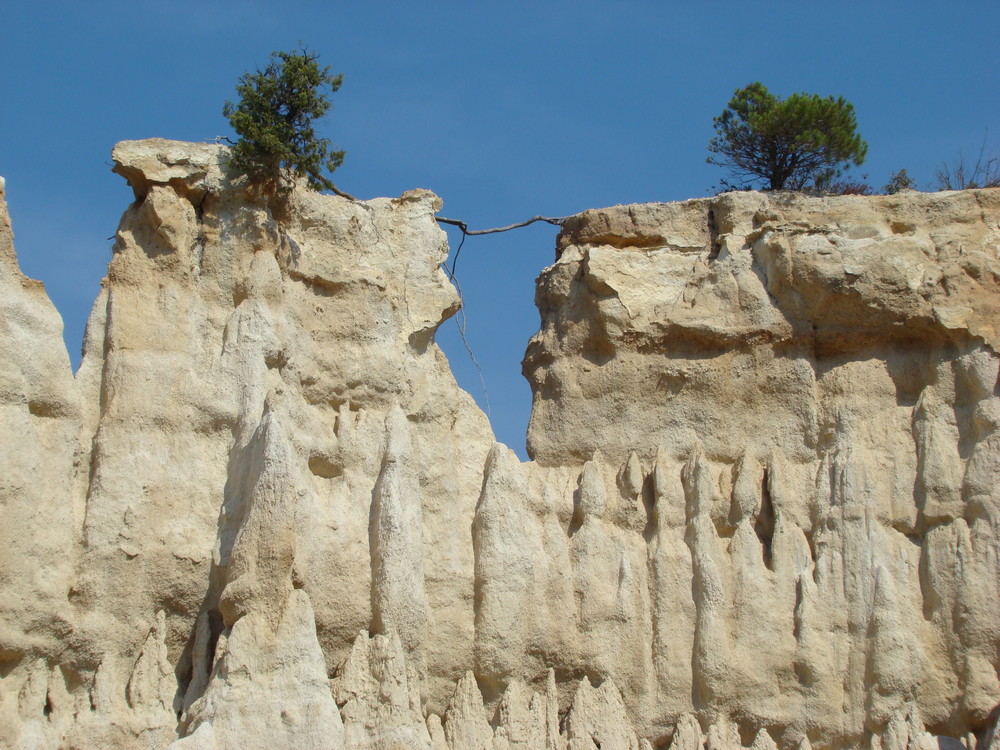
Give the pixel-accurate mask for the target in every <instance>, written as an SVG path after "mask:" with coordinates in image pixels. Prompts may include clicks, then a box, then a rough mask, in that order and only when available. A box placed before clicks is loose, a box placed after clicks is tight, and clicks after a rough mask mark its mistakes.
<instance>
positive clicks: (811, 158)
mask: <svg viewBox="0 0 1000 750" xmlns="http://www.w3.org/2000/svg"><path fill="white" fill-rule="evenodd" d="M713 124H714V126H715V133H716V134H715V136H714V137H713V138H712V139H711V140H710V141H709V143H708V150H709V151H710V152H711V154H712V155H711V156H709V157H708V162H709V164H717V165H719V166H723V167H728V168H729V170H730V171H731V172H732V173H733V175H734V176H735V177H737V178H738V179H739V180H744V181H746V186H747V187H753V186H755V185H758V186H763V187H764V189H766V190H783V189H792V190H801V189H803V188H807V187H820V188H821V187H822V186H823V184H825V183H829V182H830V181H831V180H832V179H833V178H834V177H835V176H837V175H839V174H841V173H842V172H843V170H844V169H845V168H846V167H848V166H849V165H851V164H854V165H861V164H862V163H863V162H864V160H865V155H866V153H867V151H868V144H867V143H865V142H864V141H863V140H862V139H861V136H860V134H859V133H858V132H857V120H856V118H855V115H854V107H853V106H852V105H851V104H850V103H849V102H847V101H846V100H844V98H843V97H837V98H836V99H834V98H833V97H832V96H830V97H825V98H824V97H821V96H819V95H818V94H806V93H800V94H792V95H791V96H789V97H788V98H787V99H781V98H779V97H776V96H775V95H774V94H772V93H770V92H769V91H768V90H767V88H766V87H765V86H764V85H763V84H762V83H760V82H755V83H751V84H749V85H748V86H746V87H744V88H742V89H737V90H736V91H735V92H734V93H733V98H732V99H730V100H729V105H728V106H727V107H726V109H724V110H723V111H722V114H720V115H719V116H718V117H715V118H714V119H713ZM723 184H725V185H726V186H727V187H734V186H733V185H731V184H730V183H728V182H725V181H724V183H723Z"/></svg>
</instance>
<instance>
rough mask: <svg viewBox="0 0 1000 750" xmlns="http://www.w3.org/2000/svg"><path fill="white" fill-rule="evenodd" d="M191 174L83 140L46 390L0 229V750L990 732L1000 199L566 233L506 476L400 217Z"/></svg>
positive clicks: (700, 741)
mask: <svg viewBox="0 0 1000 750" xmlns="http://www.w3.org/2000/svg"><path fill="white" fill-rule="evenodd" d="M226 153H227V152H226V149H225V148H223V147H220V146H215V145H196V144H185V143H178V142H170V141H158V140H154V141H140V142H125V143H122V144H119V145H118V147H116V149H115V154H114V157H115V164H116V171H117V172H119V173H120V174H121V175H122V176H124V177H125V178H126V179H127V180H128V181H129V183H130V184H131V185H132V187H133V189H134V191H135V195H136V201H135V203H133V204H132V205H131V206H130V207H129V208H128V210H127V211H126V212H125V215H124V216H123V217H122V222H121V225H120V227H119V230H118V233H117V238H116V242H115V247H114V254H113V258H112V261H111V264H110V267H109V270H108V275H107V278H106V279H105V282H104V285H103V288H102V291H101V294H100V296H99V297H98V300H97V303H96V304H95V306H94V310H93V313H92V315H91V318H90V322H89V324H88V329H87V334H86V340H85V342H84V357H83V361H82V364H81V366H80V368H79V371H78V372H77V374H76V376H75V378H74V376H73V375H72V373H71V371H70V367H69V361H68V357H67V356H66V352H65V348H64V346H63V344H62V341H61V324H60V321H59V318H58V315H57V313H56V312H55V310H54V309H53V308H52V306H51V304H50V303H49V301H48V300H47V298H46V297H45V294H44V290H43V289H42V287H41V285H40V284H38V283H37V282H33V281H31V280H29V279H26V278H25V277H24V276H23V275H22V274H21V273H20V271H19V270H18V268H17V263H16V259H15V257H14V252H13V244H12V235H11V232H10V225H9V222H8V221H7V219H6V213H5V211H4V212H0V217H2V221H0V284H2V285H3V291H4V293H3V294H2V295H0V326H2V330H3V332H4V335H3V336H2V337H0V411H2V413H3V415H4V425H5V427H6V428H7V429H6V430H4V432H3V434H2V435H0V457H2V460H3V465H4V467H5V472H4V476H3V477H2V478H0V512H2V514H3V518H4V519H5V523H4V524H3V527H2V528H0V549H2V550H3V551H2V552H0V554H2V555H3V558H2V560H0V562H2V564H0V745H6V746H12V747H61V746H73V747H126V748H132V747H135V748H139V747H150V746H153V747H166V746H167V745H170V746H173V747H177V748H226V747H233V746H236V745H241V746H242V745H245V744H246V742H247V738H253V741H254V742H255V743H258V744H266V745H269V746H272V747H275V748H282V747H295V748H300V747H301V748H306V747H316V748H328V747H344V748H391V747H417V748H419V747H423V748H434V749H435V750H443V749H445V748H449V749H451V750H458V749H460V748H461V749H464V748H546V749H547V750H557V749H558V750H563V749H566V748H569V749H571V750H576V749H578V748H594V747H601V748H604V749H605V750H607V748H640V747H649V748H652V747H668V746H669V747H674V748H676V750H701V748H705V749H706V750H715V749H718V750H722V749H723V748H732V749H733V750H735V748H740V747H747V748H756V749H757V750H765V748H773V747H781V748H805V747H817V748H826V747H830V748H840V747H866V748H868V747H870V748H875V747H880V748H886V750H888V749H889V748H893V750H895V748H899V749H900V750H902V749H903V748H917V747H921V748H923V747H927V748H930V747H931V746H937V747H941V748H943V747H945V746H952V745H953V746H954V747H955V748H957V747H958V746H959V745H960V744H961V745H964V746H966V747H969V748H970V749H971V748H972V747H973V746H976V747H978V748H980V749H982V748H987V747H993V746H995V745H996V741H995V740H994V739H993V733H994V732H995V724H996V720H997V705H998V702H1000V681H998V677H997V670H998V666H1000V664H998V658H1000V657H998V647H1000V618H998V617H997V613H998V612H1000V562H998V559H1000V539H998V535H1000V494H998V490H997V489H996V487H997V486H998V481H997V479H998V477H997V472H998V469H997V467H998V466H1000V443H998V440H1000V435H998V433H997V432H996V430H997V425H998V424H1000V401H998V398H997V375H998V358H997V355H996V353H995V350H996V347H997V341H996V339H997V332H996V330H995V325H996V324H995V321H996V320H997V314H996V313H997V306H998V304H1000V293H998V282H1000V260H998V254H1000V224H998V222H1000V191H965V192H961V193H942V194H932V195H926V194H917V193H905V194H901V195H898V196H892V197H885V198H855V197H851V198H826V199H819V198H807V197H803V196H796V195H786V194H773V195H762V194H755V193H739V194H727V195H723V196H719V197H717V198H714V199H705V200H696V201H689V202H686V203H679V204H657V205H644V206H628V207H615V208H611V209H604V210H599V211H588V212H585V213H583V214H580V215H578V216H576V217H573V218H571V219H570V220H568V221H567V223H566V225H565V226H564V227H563V231H562V233H561V234H560V237H559V241H558V258H557V261H556V263H555V264H554V265H553V266H551V267H549V268H548V269H546V270H545V271H544V272H543V273H542V275H541V277H540V279H539V284H538V296H537V301H538V304H539V308H540V310H541V313H542V327H541V330H540V332H539V334H538V335H536V336H535V338H534V339H533V340H532V342H531V344H530V345H529V348H528V354H527V355H526V357H525V362H524V368H525V374H526V375H527V377H528V379H529V381H530V382H531V384H532V388H533V391H534V407H533V411H532V418H531V425H530V428H529V435H528V442H529V451H530V453H531V455H532V458H533V461H531V462H529V463H527V464H522V463H521V462H520V461H519V460H518V459H517V457H516V456H515V455H514V454H513V453H512V452H511V451H509V450H508V449H507V448H506V447H504V446H502V445H498V444H496V443H495V440H494V438H493V435H492V433H491V431H490V428H489V425H488V422H487V420H486V418H485V416H484V415H483V414H482V413H481V412H480V411H479V409H478V408H477V407H476V406H475V404H474V403H473V401H472V399H471V398H470V397H469V396H468V395H467V394H466V393H464V392H463V391H461V390H460V389H459V388H458V387H457V385H456V384H455V382H454V379H453V377H452V375H451V372H450V370H449V368H448V364H447V361H446V360H445V358H444V356H443V354H442V353H441V352H440V350H439V349H438V348H437V346H436V344H435V343H434V335H435V332H436V330H437V328H438V326H439V325H440V324H441V323H442V322H443V321H444V320H446V319H447V318H448V317H449V316H450V315H452V314H453V313H454V312H455V311H456V310H457V309H458V303H459V301H458V297H457V294H456V292H455V290H454V288H453V287H452V285H451V284H450V283H449V282H448V280H447V278H446V277H445V275H444V273H443V272H442V270H441V268H440V264H441V263H442V262H443V260H444V259H445V257H446V255H447V244H446V241H445V236H444V233H443V232H442V231H441V230H440V229H439V228H438V227H437V225H436V223H435V221H434V214H435V212H436V211H437V210H438V209H439V208H440V201H439V200H438V199H437V198H436V197H435V196H434V195H432V194H431V193H428V192H426V191H412V192H410V193H406V194H405V195H403V196H402V197H401V198H399V199H395V200H388V199H377V200H373V201H367V202H356V201H350V200H347V199H344V198H340V197H331V196H320V195H317V194H314V193H309V192H305V191H300V190H296V191H295V192H293V193H292V194H291V195H290V196H289V197H288V198H287V200H285V201H270V202H269V201H268V200H266V199H264V198H263V197H261V196H258V195H254V194H253V192H252V191H248V190H247V188H246V186H245V184H244V183H243V182H242V181H241V180H240V179H238V178H234V177H233V176H232V175H228V174H227V173H226V167H225V157H226ZM949 743H951V744H949Z"/></svg>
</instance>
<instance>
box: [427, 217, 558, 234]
mask: <svg viewBox="0 0 1000 750" xmlns="http://www.w3.org/2000/svg"><path fill="white" fill-rule="evenodd" d="M435 218H436V219H437V220H438V221H439V222H440V223H441V224H450V225H451V226H453V227H458V228H459V229H461V230H462V234H468V235H474V234H496V233H497V232H509V231H510V230H511V229H520V228H521V227H526V226H528V225H529V224H534V223H535V222H536V221H544V222H546V223H548V224H555V225H556V226H562V223H563V222H564V221H566V219H568V218H570V217H568V216H557V217H549V216H533V217H532V218H530V219H528V220H527V221H520V222H518V223H517V224H511V225H510V226H506V227H495V228H493V229H469V225H468V224H466V223H465V222H464V221H459V220H458V219H446V218H444V217H443V216H437V217H435Z"/></svg>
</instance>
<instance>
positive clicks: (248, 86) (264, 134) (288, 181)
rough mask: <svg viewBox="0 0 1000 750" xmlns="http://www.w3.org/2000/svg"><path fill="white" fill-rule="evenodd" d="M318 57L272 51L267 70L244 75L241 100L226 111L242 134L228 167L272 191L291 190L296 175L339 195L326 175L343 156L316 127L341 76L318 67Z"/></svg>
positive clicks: (228, 104)
mask: <svg viewBox="0 0 1000 750" xmlns="http://www.w3.org/2000/svg"><path fill="white" fill-rule="evenodd" d="M318 59H319V56H318V55H317V54H315V53H312V52H308V51H306V50H304V49H297V50H293V51H291V52H272V53H271V62H270V63H269V64H268V65H267V67H266V68H264V69H263V70H257V71H256V72H254V73H244V74H243V75H242V76H241V77H240V82H239V84H238V85H237V86H236V93H237V94H239V97H240V100H239V102H238V103H237V104H233V103H232V102H229V101H227V102H226V104H225V106H224V107H223V109H222V113H223V114H224V115H225V116H226V117H227V118H228V119H229V124H230V125H232V126H233V130H235V131H236V133H237V135H239V140H238V141H237V142H236V144H235V145H234V146H233V149H232V154H231V157H230V167H231V168H232V169H233V170H235V171H237V172H239V173H242V174H245V175H247V176H248V177H249V178H250V180H251V182H252V183H254V184H255V185H257V186H259V187H262V188H264V189H265V190H268V191H270V192H273V193H282V192H287V191H288V190H290V189H291V185H292V182H293V180H294V178H295V177H300V178H301V177H304V178H305V179H306V183H307V184H308V185H309V187H310V188H312V189H313V190H322V189H324V188H325V189H328V190H335V191H336V187H335V186H334V184H333V183H332V182H331V181H330V179H329V178H328V177H326V176H325V175H324V171H327V172H333V171H334V170H335V169H336V168H337V167H339V166H340V165H341V163H343V161H344V152H343V151H332V150H331V149H330V141H329V140H327V139H326V138H317V137H316V132H315V131H314V130H313V126H312V123H313V120H315V119H317V118H320V117H322V116H323V115H325V114H326V113H327V111H328V110H329V109H330V102H329V100H328V99H327V93H326V91H327V90H329V92H330V93H333V92H335V91H337V89H339V88H340V84H341V82H342V80H343V76H341V75H333V74H332V73H330V68H329V67H325V68H323V67H320V65H319V63H318ZM337 192H339V191H337Z"/></svg>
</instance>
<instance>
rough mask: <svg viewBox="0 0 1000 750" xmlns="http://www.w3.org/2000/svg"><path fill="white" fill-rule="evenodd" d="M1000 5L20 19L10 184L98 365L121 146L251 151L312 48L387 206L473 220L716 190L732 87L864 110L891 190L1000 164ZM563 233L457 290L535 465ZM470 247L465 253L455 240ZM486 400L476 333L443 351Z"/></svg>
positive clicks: (871, 157)
mask: <svg viewBox="0 0 1000 750" xmlns="http://www.w3.org/2000/svg"><path fill="white" fill-rule="evenodd" d="M998 29H1000V2H996V0H991V1H990V2H976V1H972V0H970V1H968V2H957V3H951V4H946V3H940V2H934V3H929V2H920V1H919V0H918V1H912V0H911V1H910V2H878V1H877V0H870V1H869V2H864V3H861V2H839V3H829V2H827V3H811V2H803V1H802V0H799V1H798V2H756V3H747V2H684V3H681V2H677V3H670V2H652V1H651V0H650V1H647V2H638V1H637V2H628V1H625V2H615V3H610V2H605V3H599V2H585V1H584V2H534V3H526V2H503V3H486V2H469V1H466V2H433V1H430V0H428V2H423V3H395V2H392V3H390V2H374V1H372V2H366V3H361V2H358V3H337V2H329V1H328V2H301V1H296V0H288V1H287V2H284V3H266V2H252V1H247V0H244V1H243V2H210V1H209V0H203V2H187V1H186V0H171V2H165V1H162V0H161V2H155V3H154V2H141V1H136V2H129V3H105V2H88V3H60V2H47V3H42V2H34V3H28V2H21V1H20V0H10V1H9V2H6V3H4V4H3V8H2V9H0V81H2V82H0V102H2V109H0V175H2V176H4V177H5V178H6V180H7V197H8V204H9V208H10V212H11V217H12V220H13V223H14V231H15V235H16V237H15V241H16V246H17V250H18V255H19V258H20V261H21V265H22V268H23V269H24V271H25V273H27V274H28V275H29V276H32V277H35V278H39V279H41V280H43V281H44V282H45V285H46V288H47V289H48V291H49V294H50V296H51V297H52V299H53V301H54V302H55V304H56V306H57V307H58V308H59V310H60V312H61V313H62V315H63V318H64V320H65V325H66V340H67V346H68V348H69V351H70V356H71V358H72V360H73V362H74V365H75V364H76V363H77V362H78V361H79V349H80V340H81V337H82V333H83V326H84V323H85V319H86V315H87V313H88V312H89V309H90V305H91V303H92V301H93V299H94V297H95V296H96V294H97V291H98V288H99V283H100V279H101V277H102V276H103V274H104V270H105V267H106V265H107V262H108V260H109V258H110V248H111V241H110V240H109V239H108V237H110V236H111V235H112V234H113V233H114V231H115V228H116V226H117V223H118V218H119V216H120V215H121V213H122V212H123V211H124V210H125V207H126V206H127V205H128V203H129V201H130V200H131V191H130V190H129V189H128V187H127V186H126V184H125V182H124V181H123V180H122V179H121V178H119V177H117V176H116V175H113V174H111V172H110V169H109V167H110V153H111V148H112V146H113V145H114V143H115V142H117V141H119V140H123V139H130V138H147V137H154V136H159V137H164V138H176V139H182V140H192V141H201V140H210V139H212V138H214V137H215V136H217V135H228V134H230V130H229V128H228V124H227V123H226V121H225V119H224V118H223V117H222V113H221V109H222V104H223V102H224V101H225V100H226V99H227V98H233V96H234V95H233V88H234V85H235V83H236V81H237V79H238V77H239V76H240V74H241V73H243V72H244V71H246V70H249V69H253V68H257V67H261V66H263V65H264V64H265V63H266V62H267V58H268V55H269V53H270V52H271V51H273V50H276V49H290V48H293V47H295V46H296V45H297V43H298V42H299V40H301V41H302V42H304V43H305V44H306V45H307V46H308V47H309V48H310V49H312V50H315V51H317V52H319V53H320V55H321V58H322V61H323V62H324V63H325V64H328V65H330V66H331V67H332V68H333V70H334V71H335V72H340V73H343V75H344V84H343V87H342V88H341V90H340V92H338V93H337V94H336V95H335V96H334V99H333V101H334V106H333V110H332V112H331V114H330V115H329V116H328V117H327V118H326V119H325V120H324V121H322V122H321V124H320V126H319V130H320V132H321V133H322V135H324V136H327V137H329V138H331V139H332V140H333V142H334V143H335V144H336V145H337V146H338V147H340V148H344V149H345V150H346V151H347V159H346V162H345V164H344V166H343V167H341V169H340V170H338V171H337V173H336V175H335V179H336V182H337V184H338V185H340V186H341V187H342V188H343V189H345V190H347V191H349V192H351V193H353V194H354V195H357V196H359V197H362V198H370V197H375V196H382V195H389V196H394V195H398V194H400V193H402V192H403V191H405V190H408V189H410V188H415V187H424V188H430V189H432V190H434V191H435V192H437V193H438V194H439V195H440V196H441V197H442V198H443V199H444V204H445V205H444V209H443V210H442V212H441V213H442V215H443V216H448V217H452V218H459V219H463V220H465V221H466V222H468V224H469V226H470V227H472V228H482V227H492V226H500V225H506V224H509V223H512V222H515V221H519V220H522V219H524V218H527V217H529V216H532V215H535V214H539V213H540V214H545V215H549V216H563V215H567V214H571V213H575V212H577V211H581V210H584V209H586V208H592V207H599V206H607V205H614V204H618V203H632V202H645V201H670V200H683V199H685V198H691V197H700V196H704V195H708V194H710V192H713V191H711V188H712V186H713V185H715V184H717V183H718V181H719V179H720V178H721V177H723V176H725V172H724V170H722V169H720V168H718V167H713V166H710V165H707V164H706V163H705V157H706V155H707V154H706V150H705V145H706V143H707V142H708V139H709V138H710V137H711V135H712V125H711V122H712V117H713V116H714V115H717V114H718V113H719V112H720V111H721V110H722V109H723V107H724V106H725V104H726V102H727V101H728V99H729V97H730V95H731V94H732V92H733V90H734V89H736V88H738V87H740V86H743V85H745V84H747V83H749V82H751V81H754V80H760V81H762V82H763V83H764V84H765V85H767V86H768V87H769V88H770V89H771V90H772V91H773V92H775V93H777V94H780V95H788V94H790V93H793V92H795V91H808V92H814V93H819V94H822V95H831V94H832V95H843V96H844V97H846V98H847V99H848V100H849V101H851V102H852V103H853V104H854V106H855V108H856V110H857V115H858V122H859V127H860V130H861V132H862V135H863V136H864V137H865V138H866V140H867V141H868V143H869V151H868V160H867V162H866V164H865V165H864V166H863V167H861V168H860V169H859V170H858V173H859V174H867V175H868V181H869V182H870V183H871V184H872V185H874V186H876V187H878V186H881V185H883V184H884V183H885V182H886V181H887V179H888V177H889V174H890V173H891V172H893V171H894V170H897V169H899V168H901V167H905V168H906V169H907V170H908V172H909V173H910V175H911V176H912V177H914V178H915V179H916V180H917V181H918V183H919V184H920V185H921V187H926V188H930V187H931V186H932V184H933V178H934V171H935V168H936V166H937V165H938V164H940V163H941V162H942V161H943V160H945V159H949V158H951V157H953V156H955V155H956V154H957V153H958V151H959V149H962V150H964V151H965V153H966V154H972V153H973V152H975V151H977V150H978V148H979V145H980V143H981V142H982V140H983V138H984V135H985V134H986V133H987V131H989V140H990V143H991V144H992V146H993V147H994V148H998V149H1000V96H998V94H1000V75H998V71H1000V45H998V44H997V42H996V34H997V30H998ZM555 233H556V230H555V228H554V227H550V226H538V225H536V226H533V227H529V228H526V229H522V230H518V231H516V232H509V233H506V234H501V235H496V236H488V237H479V238H476V237H472V238H469V239H468V240H467V241H466V243H465V247H464V248H463V250H462V255H461V259H460V262H459V265H458V276H459V280H460V282H461V284H462V288H463V291H464V295H465V303H466V310H467V314H468V339H469V342H470V344H471V346H472V348H473V350H474V351H475V354H476V356H477V358H478V360H479V362H480V364H481V365H482V367H483V371H484V376H485V380H486V385H487V388H488V391H489V400H490V407H491V408H490V411H491V417H492V421H493V424H494V429H495V431H496V433H497V436H498V438H499V439H500V440H502V441H503V442H505V443H507V444H508V445H510V446H511V447H512V448H514V449H515V450H517V451H518V452H519V453H520V454H521V455H522V457H523V456H524V431H525V427H526V424H527V419H528V412H529V409H530V391H529V388H528V386H527V383H526V382H525V381H524V379H523V378H522V377H521V375H520V360H521V357H522V356H523V354H524V349H525V346H526V345H527V342H528V339H529V337H530V336H531V335H532V333H534V331H535V330H536V329H537V327H538V315H537V312H536V310H535V308H534V304H533V296H534V278H535V277H536V276H537V274H538V273H539V271H541V269H542V268H544V267H545V266H546V265H548V264H549V263H551V262H552V260H553V246H554V239H555ZM450 234H451V242H452V247H455V246H457V244H458V239H459V238H458V236H457V235H456V234H455V233H454V232H451V233H450ZM439 342H440V343H441V345H442V346H443V347H444V348H445V351H446V352H447V353H448V356H449V358H450V360H451V362H452V367H453V369H454V370H455V372H456V376H457V377H458V379H459V382H460V383H461V384H462V385H463V386H464V387H465V388H466V389H467V390H469V391H470V392H471V393H472V394H473V396H475V397H476V399H477V400H478V401H479V402H480V404H484V396H483V389H482V386H481V385H480V381H479V375H478V373H477V372H476V370H475V368H474V367H473V366H472V364H471V362H470V361H469V357H468V355H467V354H466V353H465V350H464V347H463V346H462V344H461V342H460V340H459V339H458V336H457V334H456V332H455V325H454V324H453V323H451V322H449V323H447V324H446V325H445V327H444V330H443V331H442V332H441V334H440V336H439Z"/></svg>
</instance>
